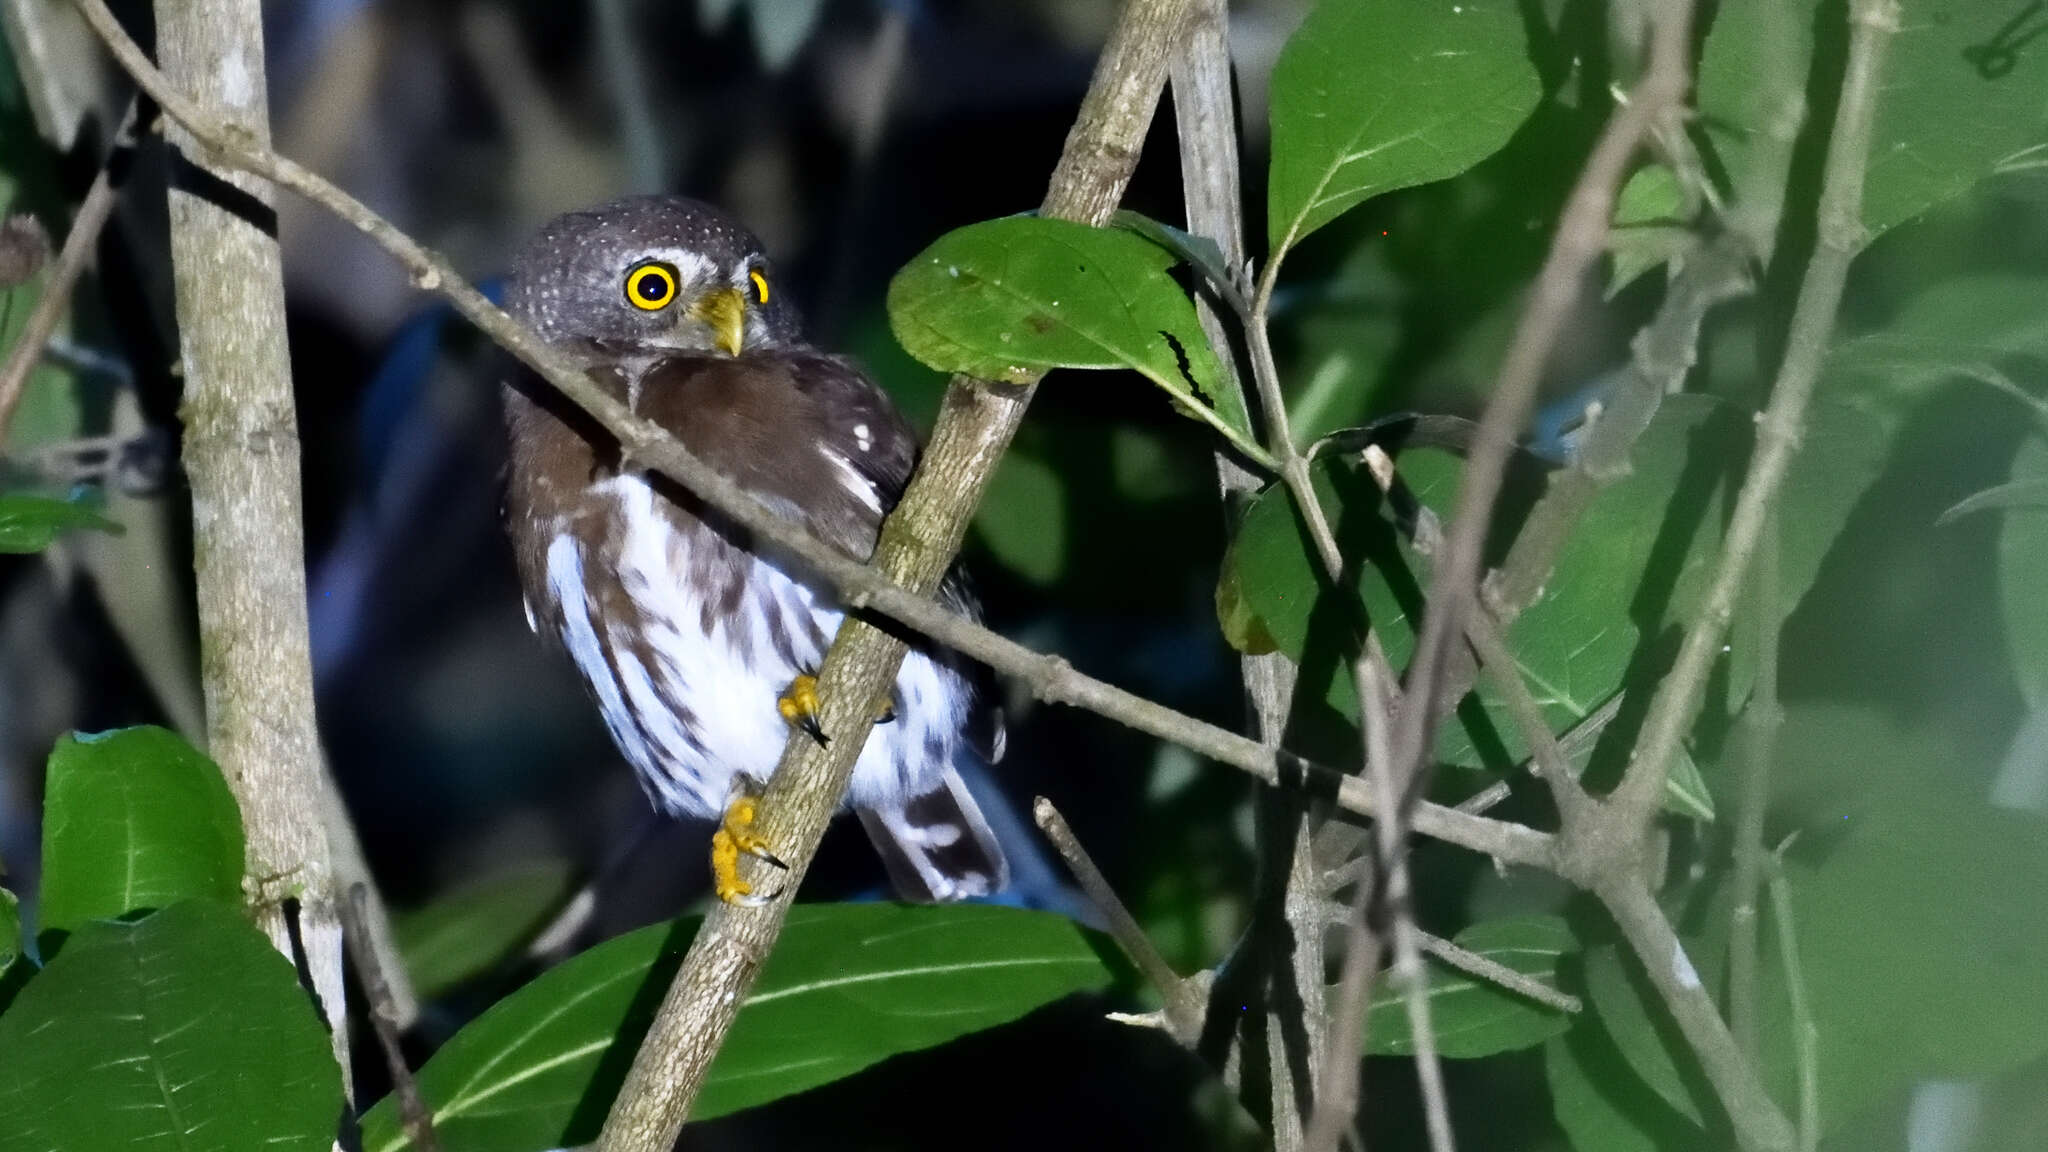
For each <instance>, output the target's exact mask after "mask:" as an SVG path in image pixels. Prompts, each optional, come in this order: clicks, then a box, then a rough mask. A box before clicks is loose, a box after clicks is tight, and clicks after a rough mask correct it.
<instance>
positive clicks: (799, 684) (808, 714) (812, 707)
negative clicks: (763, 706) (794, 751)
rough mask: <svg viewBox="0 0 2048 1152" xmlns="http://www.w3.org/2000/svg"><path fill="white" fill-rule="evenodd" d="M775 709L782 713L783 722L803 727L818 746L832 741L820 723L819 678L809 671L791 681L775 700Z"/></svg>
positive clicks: (792, 726) (799, 727)
mask: <svg viewBox="0 0 2048 1152" xmlns="http://www.w3.org/2000/svg"><path fill="white" fill-rule="evenodd" d="M775 710H776V711H778V712H780V713H782V721H783V723H785V724H787V725H789V726H790V727H791V728H797V729H801V730H802V731H803V732H804V734H805V735H807V736H809V737H810V738H811V739H813V740H816V741H817V742H818V747H820V748H823V747H825V746H826V745H827V744H830V743H831V742H832V741H831V739H830V738H829V737H827V736H826V735H825V728H824V726H823V725H821V724H819V723H818V678H817V677H816V676H813V675H811V674H810V673H809V672H806V673H804V674H803V675H801V676H798V677H797V678H796V679H794V680H791V681H790V682H789V687H788V689H786V690H785V691H784V692H783V693H782V696H781V697H780V698H779V699H777V700H776V701H775Z"/></svg>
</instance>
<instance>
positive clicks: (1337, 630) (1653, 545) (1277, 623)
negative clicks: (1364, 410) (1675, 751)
mask: <svg viewBox="0 0 2048 1152" xmlns="http://www.w3.org/2000/svg"><path fill="white" fill-rule="evenodd" d="M1739 423H1740V422H1739V421H1737V420H1735V419H1734V418H1733V414H1732V413H1730V412H1729V411H1728V410H1727V409H1726V407H1725V406H1724V405H1721V404H1720V403H1719V402H1717V401H1714V400H1712V399H1709V398H1706V397H1700V396H1674V397H1671V398H1670V399H1668V400H1667V401H1666V402H1665V403H1664V405H1663V407H1662V409H1661V410H1660V412H1659V414H1658V416H1657V418H1656V420H1655V421H1653V422H1652V423H1651V425H1650V428H1649V429H1648V430H1647V431H1646V432H1645V433H1644V434H1643V437H1642V439H1641V440H1640V441H1639V442H1638V446H1637V451H1636V454H1635V459H1636V465H1635V468H1634V470H1633V471H1632V472H1631V474H1630V475H1629V476H1627V477H1625V478H1623V479H1621V480H1618V481H1616V482H1615V483H1613V484H1610V485H1608V486H1607V487H1606V488H1605V489H1604V490H1603V491H1602V492H1601V493H1600V495H1599V496H1598V497H1597V498H1596V499H1595V500H1594V501H1593V504H1592V506H1591V507H1590V508H1589V509H1588V511H1587V513H1586V516H1585V518H1584V519H1583V520H1582V521H1581V523H1580V524H1579V526H1578V529H1577V530H1576V531H1575V532H1574V533H1573V534H1572V536H1571V539H1570V541H1569V542H1568V543H1567V544H1566V546H1565V548H1564V551H1563V553H1562V554H1561V555H1560V557H1559V560H1558V565H1557V569H1556V572H1555V574H1554V575H1553V576H1552V578H1551V579H1550V580H1549V581H1548V583H1547V584H1546V585H1545V591H1544V594H1543V596H1542V597H1541V598H1539V599H1538V600H1537V602H1536V603H1535V604H1533V605H1531V606H1530V607H1529V609H1528V610H1527V611H1525V612H1523V613H1522V615H1521V617H1520V618H1518V619H1517V620H1516V621H1515V624H1514V627H1513V628H1512V629H1511V630H1510V631H1509V635H1508V641H1509V647H1510V648H1511V650H1512V651H1513V652H1514V654H1515V659H1516V662H1517V664H1518V665H1519V667H1520V671H1521V674H1522V677H1523V679H1524V681H1525V682H1526V683H1527V684H1528V685H1529V688H1530V691H1531V692H1532V693H1534V694H1535V696H1536V699H1537V702H1538V703H1539V704H1540V705H1541V706H1542V707H1543V711H1544V714H1545V716H1546V718H1547V719H1548V720H1549V721H1550V723H1551V728H1552V730H1553V731H1557V732H1563V731H1566V730H1568V729H1572V728H1574V727H1575V726H1578V725H1581V724H1583V723H1585V722H1586V721H1587V719H1588V718H1589V717H1590V716H1592V715H1593V714H1594V713H1595V712H1597V711H1598V710H1599V709H1600V708H1601V707H1602V706H1603V705H1605V704H1607V703H1608V702H1609V701H1611V700H1612V698H1613V697H1614V696H1615V694H1616V693H1618V692H1620V691H1621V689H1622V687H1623V683H1624V680H1625V679H1626V678H1627V676H1628V673H1629V671H1630V668H1631V663H1632V661H1634V660H1635V659H1636V657H1637V650H1638V647H1639V645H1640V642H1641V639H1642V635H1641V632H1640V630H1639V625H1638V620H1639V619H1646V620H1649V621H1652V622H1655V623H1659V624H1668V623H1670V622H1672V621H1675V620H1682V619H1686V618H1687V617H1686V616H1685V615H1684V613H1685V612H1686V611H1688V610H1689V607H1690V604H1691V603H1692V601H1693V600H1694V599H1696V598H1697V596H1698V594H1699V590H1700V588H1701V586H1702V585H1703V584H1704V581H1705V579H1706V576H1707V566H1708V565H1709V564H1710V562H1711V558H1712V550H1713V546H1714V544H1715V543H1716V540H1717V533H1718V525H1719V520H1718V519H1717V518H1716V516H1715V515H1714V514H1713V513H1712V511H1711V510H1710V509H1711V508H1712V507H1713V505H1712V504H1711V502H1710V501H1709V500H1707V499H1706V497H1707V495H1708V494H1709V493H1710V492H1711V490H1712V487H1713V483H1714V481H1715V480H1716V479H1717V477H1718V475H1719V469H1720V468H1721V467H1723V466H1724V464H1725V460H1726V459H1727V458H1728V455H1729V443H1730V437H1731V436H1732V435H1734V434H1736V433H1738V432H1740V431H1742V429H1741V428H1740V427H1739ZM1399 467H1400V473H1401V476H1402V479H1403V480H1404V481H1405V482H1406V484H1407V485H1408V486H1409V488H1410V489H1411V490H1412V491H1413V492H1414V495H1415V497H1416V498H1417V499H1418V500H1420V501H1421V503H1422V504H1423V505H1424V506H1425V507H1428V508H1430V509H1433V510H1434V511H1435V512H1436V513H1437V514H1438V515H1439V516H1441V517H1448V516H1449V515H1450V513H1451V509H1452V507H1453V505H1454V504H1455V503H1456V494H1457V479H1458V475H1459V472H1460V469H1461V468H1462V464H1461V462H1460V461H1459V460H1458V458H1457V457H1455V456H1453V455H1451V454H1450V453H1448V452H1443V451H1439V450H1435V449H1411V450H1409V451H1407V452H1404V453H1402V454H1401V456H1400V461H1399ZM1316 485H1317V490H1318V492H1319V493H1320V494H1321V497H1322V500H1323V502H1324V507H1325V509H1326V510H1327V511H1328V513H1329V515H1330V516H1331V518H1332V520H1333V522H1334V530H1335V531H1336V532H1337V534H1338V538H1339V543H1340V545H1341V546H1342V547H1343V548H1344V550H1345V554H1346V555H1347V556H1350V557H1359V558H1362V559H1364V560H1366V561H1369V563H1366V564H1364V565H1362V571H1361V573H1360V576H1359V578H1358V582H1357V584H1356V585H1355V587H1354V590H1353V594H1354V596H1355V597H1356V599H1355V601H1354V602H1353V604H1354V607H1355V606H1356V605H1362V606H1363V611H1364V613H1365V616H1366V618H1367V619H1369V620H1370V621H1371V622H1372V627H1373V628H1374V629H1375V630H1376V631H1377V632H1378V633H1379V637H1380V642H1381V644H1382V645H1383V646H1384V647H1385V649H1386V652H1387V656H1388V659H1390V660H1391V661H1393V663H1394V665H1395V666H1396V667H1400V666H1401V665H1402V664H1403V663H1405V662H1406V660H1407V659H1408V657H1409V655H1410V653H1411V652H1412V651H1413V649H1414V643H1415V638H1414V631H1413V627H1412V624H1411V620H1410V617H1411V614H1412V613H1414V612H1416V611H1418V610H1419V609H1420V607H1421V599H1422V595H1423V591H1424V581H1425V580H1426V579H1427V575H1426V573H1427V566H1426V561H1425V560H1423V558H1420V557H1418V556H1416V555H1415V554H1414V553H1413V551H1412V550H1411V549H1409V548H1407V547H1406V546H1405V545H1402V546H1399V547H1398V548H1397V547H1396V546H1395V545H1394V544H1393V534H1392V531H1391V528H1390V527H1389V525H1388V523H1387V522H1386V521H1385V519H1384V518H1383V517H1382V516H1381V515H1380V513H1379V512H1378V509H1379V506H1380V503H1381V498H1380V494H1379V488H1378V486H1377V485H1376V484H1375V483H1374V482H1373V481H1372V480H1371V479H1370V478H1369V477H1368V476H1367V474H1366V473H1365V472H1364V471H1363V470H1362V469H1360V468H1358V467H1355V466H1353V465H1351V464H1350V463H1348V462H1343V461H1329V462H1326V463H1325V464H1324V465H1323V466H1322V467H1320V468H1319V469H1318V470H1317V474H1316ZM1510 515H1512V514H1510ZM1307 541H1308V536H1307V528H1306V526H1305V525H1304V524H1303V523H1302V522H1301V519H1300V517H1299V516H1298V515H1297V514H1296V512H1295V510H1294V506H1293V501H1292V500H1291V499H1290V498H1289V496H1288V495H1287V493H1286V491H1285V490H1284V489H1282V488H1280V487H1279V486H1275V487H1274V488H1272V489H1269V490H1268V491H1267V492H1265V493H1264V494H1262V495H1261V496H1260V497H1259V498H1258V499H1257V500H1256V501H1255V502H1254V503H1253V504H1252V506H1251V508H1250V509H1249V510H1247V512H1246V513H1245V517H1244V520H1243V521H1242V523H1241V524H1240V526H1239V529H1238V535H1237V538H1236V540H1235V541H1234V542H1233V543H1232V545H1231V549H1230V553H1229V561H1228V562H1229V564H1230V569H1229V570H1228V572H1227V573H1226V577H1225V578H1226V580H1230V579H1234V580H1235V583H1236V591H1235V595H1237V596H1238V597H1240V598H1241V600H1242V604H1243V608H1244V610H1245V613H1246V614H1248V615H1245V614H1241V618H1239V619H1237V620H1234V621H1232V622H1230V623H1229V624H1228V626H1227V627H1226V636H1230V637H1237V638H1241V637H1243V636H1244V635H1246V634H1247V630H1248V624H1247V623H1246V619H1254V620H1255V622H1257V623H1259V624H1262V625H1263V626H1264V628H1265V631H1266V634H1267V635H1269V636H1270V637H1271V638H1272V640H1273V641H1274V643H1276V644H1277V645H1278V646H1279V649H1280V650H1281V651H1283V652H1286V653H1287V654H1288V655H1289V656H1290V657H1292V658H1293V659H1295V660H1296V661H1297V662H1299V663H1301V664H1302V666H1303V669H1304V676H1305V677H1306V678H1308V679H1309V681H1310V682H1311V683H1312V684H1316V685H1324V686H1326V691H1325V693H1324V699H1325V700H1326V701H1327V702H1328V704H1329V705H1330V707H1331V708H1332V709H1334V710H1335V711H1336V712H1337V713H1339V714H1340V715H1343V716H1346V717H1350V718H1354V719H1355V717H1356V715H1357V696H1356V693H1355V691H1354V690H1353V688H1352V685H1351V678H1350V670H1349V663H1348V659H1338V658H1334V657H1333V656H1332V654H1331V653H1330V652H1329V651H1328V648H1329V645H1330V644H1331V643H1332V640H1331V637H1333V636H1338V635H1343V634H1345V631H1346V623H1345V620H1344V618H1343V616H1342V615H1341V614H1340V613H1337V612H1335V611H1333V610H1332V609H1331V607H1329V606H1324V605H1320V604H1319V599H1320V590H1321V581H1320V576H1319V572H1318V568H1317V566H1316V563H1315V561H1314V560H1313V559H1312V555H1313V554H1312V552H1311V550H1310V548H1309V546H1308V543H1307ZM1667 590H1668V597H1667ZM1219 595H1220V593H1219ZM1667 599H1668V603H1667ZM1219 602H1221V601H1219ZM1617 607H1621V608H1623V609H1625V611H1622V612H1617V611H1616V609H1617ZM1319 612H1320V613H1322V615H1320V616H1318V615H1317V614H1318V613H1319ZM1316 633H1319V634H1318V635H1313V636H1312V634H1316ZM1437 756H1438V758H1439V759H1440V760H1442V761H1443V762H1446V763H1451V764H1459V765H1465V766H1468V767H1478V766H1481V765H1487V766H1493V767H1504V766H1505V765H1506V764H1512V763H1515V762H1518V761H1520V760H1522V759H1524V758H1525V757H1527V756H1528V748H1527V745H1526V742H1525V741H1524V740H1523V739H1522V737H1521V734H1520V732H1519V730H1518V729H1517V728H1516V726H1515V724H1514V723H1513V721H1512V719H1511V718H1510V717H1509V716H1508V713H1507V710H1506V707H1505V706H1504V705H1502V704H1501V703H1500V702H1499V701H1498V700H1497V699H1496V698H1495V697H1494V696H1493V695H1492V694H1491V691H1490V690H1489V689H1486V688H1485V687H1484V686H1482V687H1481V688H1480V689H1479V690H1477V691H1476V693H1475V695H1474V696H1473V697H1472V698H1470V699H1469V700H1468V701H1467V703H1466V705H1465V706H1464V707H1462V708H1461V709H1460V710H1459V713H1458V716H1457V718H1456V720H1455V721H1454V722H1453V723H1449V724H1446V725H1445V728H1444V732H1443V734H1442V738H1441V739H1440V740H1439V742H1438V746H1437ZM1666 806H1667V807H1668V808H1670V809H1671V810H1672V811H1674V812H1678V813H1680V814H1683V815H1687V816H1690V817H1693V818H1695V819H1702V820H1710V819H1712V818H1713V814H1714V806H1713V798H1712V796H1711V795H1710V794H1709V793H1708V791H1707V788H1706V784H1705V782H1704V780H1703V779H1702V778H1701V777H1700V775H1699V772H1698V769H1697V768H1696V767H1694V766H1693V765H1692V762H1691V759H1690V757H1686V758H1682V760H1681V762H1680V763H1679V764H1678V765H1676V766H1675V767H1674V770H1673V772H1672V775H1671V780H1670V787H1669V788H1668V790H1667V795H1666Z"/></svg>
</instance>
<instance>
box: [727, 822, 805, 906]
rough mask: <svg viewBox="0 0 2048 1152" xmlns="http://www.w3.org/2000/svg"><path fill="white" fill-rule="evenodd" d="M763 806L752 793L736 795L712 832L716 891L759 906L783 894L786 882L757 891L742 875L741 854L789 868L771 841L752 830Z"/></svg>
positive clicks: (738, 902) (734, 900) (730, 899)
mask: <svg viewBox="0 0 2048 1152" xmlns="http://www.w3.org/2000/svg"><path fill="white" fill-rule="evenodd" d="M760 806H761V802H760V801H759V800H757V799H755V798H754V797H752V796H747V795H741V796H739V797H737V798H735V799H734V800H733V802H732V803H731V804H730V805H728V806H727V807H726V809H725V818H724V819H722V820H720V821H719V824H718V831H716V832H713V833H712V834H711V888H712V891H713V892H715V893H716V894H717V895H718V898H719V899H720V900H723V901H725V902H726V903H727V904H736V905H738V906H739V907H742V908H759V907H760V906H761V905H763V904H766V903H768V902H769V901H771V900H773V899H775V898H776V897H777V896H780V895H782V889H783V885H781V884H777V885H776V886H775V889H774V891H772V892H756V891H754V886H753V885H752V884H749V883H747V882H746V881H745V880H742V879H740V857H742V856H752V857H753V858H754V859H756V860H759V861H761V862H762V863H764V864H767V865H770V866H771V867H774V868H776V869H778V870H780V871H783V872H787V871H789V865H788V864H786V863H784V862H783V860H782V857H780V856H777V855H776V854H775V853H773V852H771V851H769V850H768V842H767V841H766V840H763V839H761V837H760V836H759V835H757V834H756V833H754V832H752V831H751V830H750V829H751V828H752V827H753V824H754V817H755V815H756V814H757V813H758V812H759V810H760Z"/></svg>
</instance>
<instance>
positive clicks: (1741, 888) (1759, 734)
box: [1728, 512, 1784, 1063]
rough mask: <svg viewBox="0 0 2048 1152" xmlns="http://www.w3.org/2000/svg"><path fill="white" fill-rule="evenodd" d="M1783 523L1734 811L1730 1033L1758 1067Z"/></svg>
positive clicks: (1768, 544) (1745, 712)
mask: <svg viewBox="0 0 2048 1152" xmlns="http://www.w3.org/2000/svg"><path fill="white" fill-rule="evenodd" d="M1779 611H1780V609H1779V604H1778V517H1777V515H1776V513H1775V512H1774V513H1773V514H1772V515H1771V516H1769V517H1768V518H1767V521H1766V523H1765V524H1764V535H1763V540H1762V542H1761V543H1760V544H1759V546H1758V550H1757V565H1756V573H1755V575H1753V576H1751V577H1750V594H1749V612H1748V615H1749V623H1750V634H1749V637H1748V644H1749V646H1750V647H1751V648H1752V649H1753V650H1754V651H1755V653H1756V684H1755V687H1753V688H1752V689H1751V690H1750V696H1749V702H1748V703H1747V704H1745V705H1744V706H1743V709H1742V722H1741V724H1740V726H1739V728H1738V732H1739V741H1740V743H1739V751H1740V758H1741V761H1742V778H1741V791H1740V793H1739V794H1738V796H1737V798H1736V804H1735V846H1734V856H1735V875H1734V877H1733V879H1732V881H1731V883H1732V885H1733V888H1734V892H1735V907H1734V909H1733V911H1732V912H1731V913H1730V916H1729V929H1728V1025H1729V1027H1730V1028H1732V1029H1734V1032H1735V1039H1736V1042H1737V1043H1739V1044H1741V1045H1742V1051H1743V1054H1744V1055H1746V1056H1748V1057H1749V1059H1750V1061H1751V1062H1752V1063H1754V1062H1755V1061H1756V1060H1757V1059H1758V1058H1759V1057H1760V1056H1761V1054H1762V1045H1761V1044H1760V1042H1759V1032H1758V1014H1757V967H1756V964H1757V908H1756V905H1757V893H1758V890H1759V889H1760V888H1761V887H1762V881H1763V858H1764V808H1765V805H1766V804H1767V803H1768V802H1769V800H1770V795H1771V761H1772V756H1773V751H1774V748H1773V745H1774V744H1775V741H1776V737H1777V733H1778V726H1779V725H1780V724H1781V723H1782V722H1783V720H1784V712H1783V709H1782V708H1781V707H1780V706H1779V704H1778V629H1779V626H1780V620H1779Z"/></svg>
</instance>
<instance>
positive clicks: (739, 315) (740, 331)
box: [689, 288, 747, 356]
mask: <svg viewBox="0 0 2048 1152" xmlns="http://www.w3.org/2000/svg"><path fill="white" fill-rule="evenodd" d="M689 315H690V318H691V319H692V320H695V321H697V322H698V323H700V324H702V325H704V326H705V327H707V328H709V329H711V337H712V340H713V341H714V342H715V343H716V344H717V345H718V346H719V347H720V348H722V349H724V351H725V354H726V355H728V356H737V355H739V354H740V349H741V348H742V347H743V346H745V344H746V342H747V298H746V296H744V295H743V294H741V292H740V290H739V289H737V288H714V289H712V290H711V291H709V292H706V293H704V294H703V295H702V296H699V297H697V299H696V301H695V302H694V303H692V304H691V305H690V311H689Z"/></svg>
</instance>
